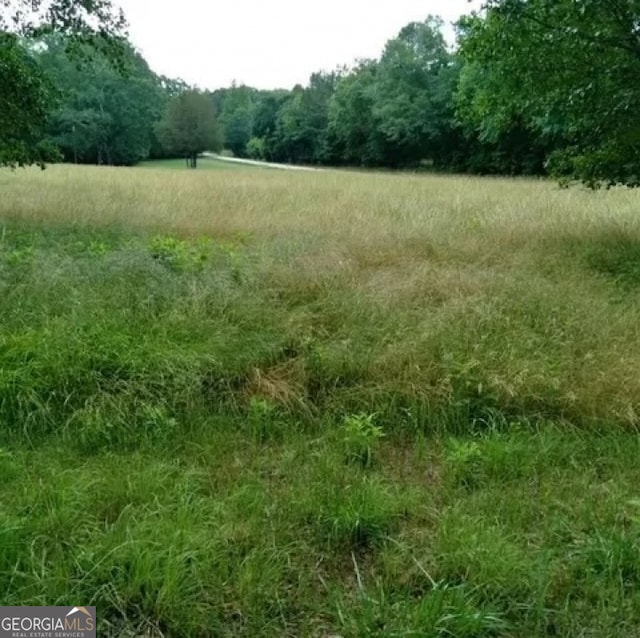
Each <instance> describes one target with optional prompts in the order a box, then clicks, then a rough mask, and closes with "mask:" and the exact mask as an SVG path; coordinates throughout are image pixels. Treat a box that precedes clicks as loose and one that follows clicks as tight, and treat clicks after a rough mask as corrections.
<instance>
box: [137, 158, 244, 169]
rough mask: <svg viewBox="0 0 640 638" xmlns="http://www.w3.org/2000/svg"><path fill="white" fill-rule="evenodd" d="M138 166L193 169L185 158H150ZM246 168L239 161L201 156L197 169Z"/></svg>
mask: <svg viewBox="0 0 640 638" xmlns="http://www.w3.org/2000/svg"><path fill="white" fill-rule="evenodd" d="M136 168H155V169H165V170H167V169H168V170H180V171H182V170H184V171H192V170H194V169H192V168H191V167H189V166H187V162H186V160H184V159H162V160H148V161H146V162H141V163H140V164H139V165H138V166H137V167H136ZM244 168H246V167H245V166H244V165H243V164H240V163H237V162H225V161H224V160H219V159H215V158H213V157H199V158H198V167H197V168H196V169H195V170H196V171H197V170H203V171H227V170H238V169H244Z"/></svg>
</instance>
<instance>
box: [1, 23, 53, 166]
mask: <svg viewBox="0 0 640 638" xmlns="http://www.w3.org/2000/svg"><path fill="white" fill-rule="evenodd" d="M0 87H2V89H1V90H0V166H3V165H4V166H12V167H14V166H25V165H27V164H34V163H37V164H40V165H41V166H42V165H43V162H44V161H46V160H50V159H52V158H54V157H55V151H54V150H53V148H52V147H50V146H47V145H45V144H43V143H42V140H43V139H44V137H45V129H46V125H47V118H48V115H49V109H50V107H51V94H52V87H51V85H50V83H49V81H48V80H47V78H46V76H45V75H44V73H43V72H42V70H41V69H40V67H39V66H38V64H37V62H36V60H35V59H34V56H33V55H32V54H31V52H30V51H29V49H28V45H27V44H26V43H25V42H24V41H21V40H20V39H19V38H18V37H17V36H15V35H13V34H8V33H0Z"/></svg>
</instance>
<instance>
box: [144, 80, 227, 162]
mask: <svg viewBox="0 0 640 638" xmlns="http://www.w3.org/2000/svg"><path fill="white" fill-rule="evenodd" d="M156 132H157V135H158V139H159V140H160V142H161V144H162V146H163V147H164V148H165V150H166V151H167V152H169V153H175V154H178V155H182V156H184V157H186V158H187V162H188V164H189V166H191V168H196V167H197V161H198V155H199V154H200V153H202V152H203V151H218V150H220V149H221V148H222V134H221V131H220V127H219V126H218V121H217V118H216V114H215V110H214V108H213V104H212V102H211V100H210V99H209V98H208V97H207V96H206V95H204V94H203V93H200V92H199V91H195V90H191V91H186V92H184V93H181V94H180V95H177V96H175V97H173V98H172V99H171V100H170V101H169V103H168V105H167V110H166V113H165V115H164V119H163V120H161V121H160V122H159V123H158V125H157V128H156Z"/></svg>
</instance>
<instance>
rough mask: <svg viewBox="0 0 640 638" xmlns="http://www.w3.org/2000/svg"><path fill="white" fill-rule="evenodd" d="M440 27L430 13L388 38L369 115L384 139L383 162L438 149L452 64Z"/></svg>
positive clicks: (426, 155)
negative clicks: (447, 80) (444, 101)
mask: <svg viewBox="0 0 640 638" xmlns="http://www.w3.org/2000/svg"><path fill="white" fill-rule="evenodd" d="M442 27H443V22H442V20H440V19H439V18H434V17H429V18H428V19H427V20H425V21H424V22H412V23H410V24H408V25H407V26H406V27H404V28H403V29H402V30H401V31H400V33H399V34H398V36H397V37H396V38H394V39H393V40H390V41H389V42H388V43H387V45H386V47H385V50H384V52H383V54H382V57H381V59H380V63H379V66H378V69H377V74H376V99H375V103H374V105H373V117H374V119H375V121H376V125H377V127H378V130H379V131H380V133H381V134H382V135H383V136H384V138H385V140H386V142H387V149H386V163H388V164H390V165H392V166H403V165H411V164H413V163H416V162H419V161H420V160H422V159H433V157H434V155H436V154H437V153H438V150H439V145H440V136H441V134H442V126H443V118H446V109H443V104H442V99H443V98H444V99H445V100H446V99H447V98H448V99H449V100H450V99H451V93H449V95H448V96H447V95H446V93H445V94H443V89H444V86H446V79H447V77H448V70H449V68H450V66H451V65H452V64H453V59H452V55H451V54H450V53H449V51H448V49H447V45H446V42H445V39H444V36H443V33H442ZM443 78H444V83H443Z"/></svg>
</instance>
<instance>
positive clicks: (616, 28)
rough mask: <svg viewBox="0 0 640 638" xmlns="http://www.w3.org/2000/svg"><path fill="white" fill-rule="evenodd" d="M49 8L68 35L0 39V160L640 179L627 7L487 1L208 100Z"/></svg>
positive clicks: (118, 31)
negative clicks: (298, 79)
mask: <svg viewBox="0 0 640 638" xmlns="http://www.w3.org/2000/svg"><path fill="white" fill-rule="evenodd" d="M12 1H13V2H14V4H16V3H17V4H21V3H23V4H24V2H25V0H12ZM29 2H30V3H31V0H29ZM9 4H11V2H9ZM56 5H60V10H61V14H60V15H59V16H58V18H57V19H58V27H60V25H62V26H63V27H64V25H65V24H66V23H65V19H68V21H69V24H71V25H72V26H74V29H65V28H57V29H49V30H45V31H44V32H43V31H42V29H41V28H35V29H34V28H33V27H32V25H26V26H24V28H23V29H22V31H21V32H17V33H16V32H15V31H14V32H9V30H5V31H3V32H2V33H1V34H0V83H1V86H2V91H0V102H1V103H0V106H2V108H0V135H1V137H0V163H5V164H6V163H11V162H13V163H30V162H33V161H46V160H47V159H48V158H51V157H54V156H56V154H57V156H58V157H62V158H63V159H64V160H66V161H73V162H90V163H106V164H135V163H137V162H138V161H141V160H143V159H146V158H149V157H151V158H155V157H164V156H176V155H179V156H183V157H188V158H190V160H189V161H190V163H191V164H192V165H195V162H196V158H197V154H198V153H200V152H201V151H203V150H218V149H220V148H222V146H223V145H224V147H225V148H226V149H228V150H229V151H231V152H233V153H234V154H235V155H236V156H239V157H249V158H253V159H264V160H269V161H276V162H289V163H302V164H318V165H331V166H359V167H386V168H416V167H426V168H432V169H435V170H446V171H460V172H473V173H482V174H509V175H516V174H532V175H543V174H551V175H554V176H557V177H560V178H561V179H563V180H572V179H580V180H582V181H584V182H586V183H588V184H590V185H594V186H595V185H600V184H615V183H623V184H628V185H634V186H635V185H638V184H639V183H640V144H639V143H638V142H639V141H640V116H639V115H638V113H639V112H640V111H639V110H638V101H639V98H640V85H638V83H637V82H636V81H635V78H636V77H637V76H638V75H637V73H638V71H639V70H640V26H638V25H640V0H581V2H575V1H574V0H488V1H487V2H486V3H485V5H484V7H483V9H482V10H481V11H480V12H476V13H474V14H471V15H469V16H466V17H464V18H462V19H461V20H460V22H459V23H458V25H457V35H458V37H457V45H456V46H455V47H450V46H449V45H448V44H447V42H446V40H445V37H444V35H443V26H444V25H443V23H442V21H441V20H440V19H439V18H435V17H429V18H427V19H426V20H425V21H424V22H413V23H411V24H408V25H407V26H405V27H404V28H403V29H402V30H401V31H400V33H399V34H398V35H397V36H396V37H395V38H393V39H391V40H390V41H389V42H387V44H386V46H385V47H384V50H383V51H382V52H381V55H380V57H379V58H377V59H368V60H360V61H357V62H356V63H355V64H354V65H352V66H351V67H344V68H340V69H336V70H334V71H330V72H327V71H319V72H316V73H313V74H312V75H311V77H310V79H309V81H308V83H307V85H306V86H301V85H298V86H295V87H293V88H292V89H278V90H258V89H255V88H252V87H248V86H244V85H241V86H238V85H235V84H234V85H232V86H230V87H227V88H224V89H218V90H215V91H211V92H206V91H205V92H201V91H198V90H196V89H194V88H193V87H189V86H187V85H186V84H185V83H184V82H181V81H180V80H174V79H169V78H164V77H158V76H157V75H156V74H154V73H153V72H152V71H151V70H150V69H149V67H148V65H147V64H146V62H145V61H144V59H143V58H142V57H141V56H140V54H139V53H138V52H136V51H135V49H134V48H133V47H132V46H131V45H130V44H129V43H128V42H127V41H126V38H125V37H124V36H123V31H122V17H121V16H119V15H118V14H116V13H114V12H113V10H112V8H111V6H110V3H109V2H108V1H107V0H100V2H96V0H92V1H91V2H89V0H81V1H79V2H75V3H74V2H70V0H59V2H54V3H53V6H54V7H55V6H56ZM78 5H80V6H83V7H84V12H85V13H81V14H80V18H82V17H83V16H85V15H86V14H87V12H89V14H90V13H91V11H92V10H93V11H94V8H95V7H99V8H100V10H101V11H102V13H101V14H100V15H99V16H98V23H99V24H101V25H102V26H101V27H100V29H99V30H98V31H96V30H95V27H89V26H86V25H89V24H92V25H94V24H95V20H93V22H91V21H88V20H87V21H86V25H85V26H86V29H84V30H83V28H80V29H77V28H76V27H77V25H78V24H80V25H81V27H82V25H83V22H82V20H78V15H75V16H70V15H66V14H65V7H66V11H67V12H68V11H69V10H70V9H69V7H71V8H73V7H74V6H76V7H77V6H78ZM93 17H94V18H95V15H94V16H93ZM1 27H2V24H0V28H1ZM92 29H93V30H92ZM114 42H115V43H117V44H119V46H117V47H114V46H113V43H114ZM114 51H115V52H114Z"/></svg>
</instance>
